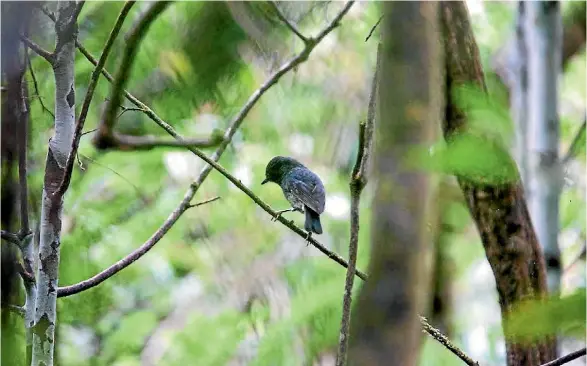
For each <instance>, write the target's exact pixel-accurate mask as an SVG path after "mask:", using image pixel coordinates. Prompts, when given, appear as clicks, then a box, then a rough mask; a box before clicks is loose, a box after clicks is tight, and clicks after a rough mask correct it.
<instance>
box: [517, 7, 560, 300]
mask: <svg viewBox="0 0 587 366" xmlns="http://www.w3.org/2000/svg"><path fill="white" fill-rule="evenodd" d="M526 8H527V11H526V19H525V22H524V23H525V36H526V47H527V50H528V141H527V151H526V154H527V160H528V168H529V175H528V179H527V181H525V182H524V184H525V187H526V191H527V192H528V208H529V210H530V217H531V218H532V223H533V224H534V228H535V229H536V235H537V236H538V242H539V243H540V245H541V247H542V249H543V251H544V256H545V258H546V274H547V280H548V289H549V291H550V292H553V293H558V291H559V289H560V281H561V275H562V274H561V261H560V250H559V248H558V232H559V214H558V212H559V205H558V201H559V196H560V191H561V186H562V181H561V180H562V174H561V169H560V164H559V158H558V148H559V129H560V128H559V118H558V75H559V72H560V69H561V48H562V47H561V35H562V20H561V14H560V4H559V3H558V2H556V1H548V2H542V1H541V2H528V3H527V4H526Z"/></svg>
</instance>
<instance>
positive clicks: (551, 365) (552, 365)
mask: <svg viewBox="0 0 587 366" xmlns="http://www.w3.org/2000/svg"><path fill="white" fill-rule="evenodd" d="M586 354H587V348H582V349H580V350H578V351H575V352H571V353H569V354H568V355H565V356H563V357H559V358H557V359H556V360H553V361H550V362H547V363H544V364H542V365H541V366H561V365H564V364H565V363H567V362H571V361H573V360H576V359H577V358H579V357H583V356H585V355H586Z"/></svg>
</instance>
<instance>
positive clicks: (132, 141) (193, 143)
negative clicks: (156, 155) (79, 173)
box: [113, 133, 224, 150]
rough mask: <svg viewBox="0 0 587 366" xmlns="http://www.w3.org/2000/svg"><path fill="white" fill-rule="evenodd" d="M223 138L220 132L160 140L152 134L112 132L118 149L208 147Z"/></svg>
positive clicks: (217, 143)
mask: <svg viewBox="0 0 587 366" xmlns="http://www.w3.org/2000/svg"><path fill="white" fill-rule="evenodd" d="M223 140H224V137H223V136H222V134H218V133H212V135H211V136H210V137H207V138H186V139H183V140H182V141H178V140H161V139H159V138H157V137H154V136H132V135H122V134H116V133H115V134H114V139H113V143H114V144H116V146H115V148H117V149H119V150H150V149H153V148H156V147H181V148H186V147H195V148H210V147H215V146H218V145H220V143H221V142H222V141H223Z"/></svg>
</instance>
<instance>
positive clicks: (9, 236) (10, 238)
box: [2, 230, 20, 248]
mask: <svg viewBox="0 0 587 366" xmlns="http://www.w3.org/2000/svg"><path fill="white" fill-rule="evenodd" d="M2 239H4V240H6V241H7V242H9V243H12V244H14V245H16V246H17V247H19V248H20V239H18V235H16V234H14V233H11V232H9V231H6V230H2Z"/></svg>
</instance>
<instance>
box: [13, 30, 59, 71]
mask: <svg viewBox="0 0 587 366" xmlns="http://www.w3.org/2000/svg"><path fill="white" fill-rule="evenodd" d="M20 39H21V41H22V42H23V43H24V44H26V45H27V47H28V48H30V49H31V50H33V52H35V53H36V54H37V55H39V56H41V57H42V58H44V59H45V60H47V62H48V63H50V64H51V65H53V62H54V59H55V56H54V55H53V54H52V53H51V52H49V51H47V50H45V49H44V48H43V47H41V46H39V45H38V44H36V43H35V42H33V41H32V40H30V39H29V38H28V37H25V36H21V37H20Z"/></svg>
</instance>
